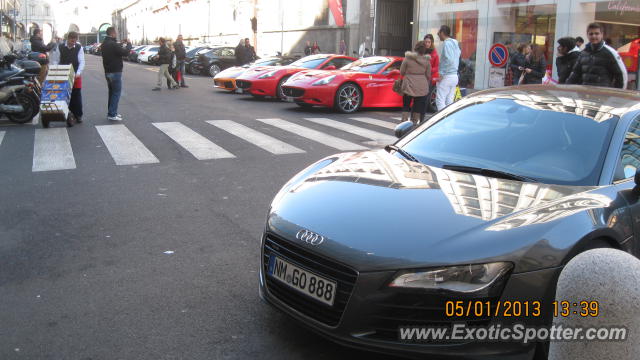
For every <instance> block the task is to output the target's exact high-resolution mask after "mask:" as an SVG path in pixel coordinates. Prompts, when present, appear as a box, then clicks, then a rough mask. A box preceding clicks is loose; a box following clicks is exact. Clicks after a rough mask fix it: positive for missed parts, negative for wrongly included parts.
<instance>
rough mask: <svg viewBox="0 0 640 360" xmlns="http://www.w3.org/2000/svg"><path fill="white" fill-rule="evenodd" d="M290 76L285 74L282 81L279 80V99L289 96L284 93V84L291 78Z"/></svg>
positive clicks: (277, 92) (277, 88) (277, 89)
mask: <svg viewBox="0 0 640 360" xmlns="http://www.w3.org/2000/svg"><path fill="white" fill-rule="evenodd" d="M289 78H290V76H285V77H283V78H282V79H280V81H278V86H276V96H277V97H278V99H280V100H283V101H284V99H286V98H287V95H285V94H284V90H283V89H282V84H284V82H285V81H287V80H289Z"/></svg>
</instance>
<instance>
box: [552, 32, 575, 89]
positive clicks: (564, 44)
mask: <svg viewBox="0 0 640 360" xmlns="http://www.w3.org/2000/svg"><path fill="white" fill-rule="evenodd" d="M578 56H580V49H579V48H578V47H577V46H576V39H574V38H572V37H563V38H560V39H558V57H557V58H556V69H557V71H558V84H565V83H566V82H567V79H568V78H569V75H571V71H572V70H573V67H574V66H575V65H576V61H578Z"/></svg>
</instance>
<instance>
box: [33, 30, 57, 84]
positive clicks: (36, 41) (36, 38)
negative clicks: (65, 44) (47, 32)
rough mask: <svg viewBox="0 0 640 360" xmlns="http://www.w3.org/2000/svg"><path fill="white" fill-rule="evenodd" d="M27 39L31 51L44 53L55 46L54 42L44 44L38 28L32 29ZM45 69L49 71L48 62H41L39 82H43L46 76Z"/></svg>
mask: <svg viewBox="0 0 640 360" xmlns="http://www.w3.org/2000/svg"><path fill="white" fill-rule="evenodd" d="M29 41H31V51H34V52H39V53H43V54H45V55H46V54H47V52H48V51H51V50H52V49H53V48H54V47H55V46H56V44H55V43H53V42H51V43H49V45H45V44H44V41H43V40H42V32H41V31H40V29H35V30H34V31H33V36H31V38H30V39H29ZM47 71H49V65H48V64H43V65H41V66H40V74H39V75H38V80H40V83H43V82H44V79H45V78H46V77H47Z"/></svg>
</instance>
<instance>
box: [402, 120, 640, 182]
mask: <svg viewBox="0 0 640 360" xmlns="http://www.w3.org/2000/svg"><path fill="white" fill-rule="evenodd" d="M411 130H413V123H412V122H411V121H405V122H402V123H400V124H398V125H397V126H396V128H395V129H394V130H393V132H394V133H395V134H396V137H397V138H401V137H403V136H405V135H407V133H408V132H409V131H411ZM638 176H639V175H638V174H636V177H638Z"/></svg>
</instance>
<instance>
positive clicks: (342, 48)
mask: <svg viewBox="0 0 640 360" xmlns="http://www.w3.org/2000/svg"><path fill="white" fill-rule="evenodd" d="M340 55H347V44H346V43H345V42H344V40H340Z"/></svg>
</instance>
